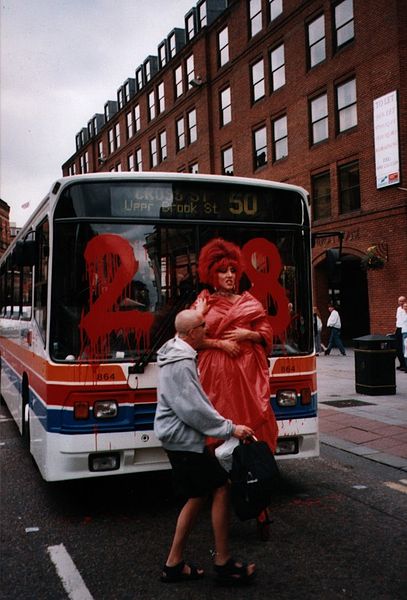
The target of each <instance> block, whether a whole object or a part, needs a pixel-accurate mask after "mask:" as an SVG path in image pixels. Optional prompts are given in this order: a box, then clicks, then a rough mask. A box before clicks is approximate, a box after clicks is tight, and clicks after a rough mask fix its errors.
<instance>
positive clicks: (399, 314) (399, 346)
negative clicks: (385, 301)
mask: <svg viewBox="0 0 407 600" xmlns="http://www.w3.org/2000/svg"><path fill="white" fill-rule="evenodd" d="M405 301H406V297H405V296H400V297H399V299H398V301H397V303H398V306H397V310H396V331H395V335H396V354H397V358H398V360H399V366H398V367H397V369H398V370H400V371H403V370H404V368H405V367H404V353H403V336H402V332H401V326H402V321H403V320H404V310H403V304H404V303H405Z"/></svg>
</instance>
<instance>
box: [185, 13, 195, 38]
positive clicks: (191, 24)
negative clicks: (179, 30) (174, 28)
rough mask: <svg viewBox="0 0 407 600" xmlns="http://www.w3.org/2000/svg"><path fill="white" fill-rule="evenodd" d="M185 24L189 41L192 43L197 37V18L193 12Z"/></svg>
mask: <svg viewBox="0 0 407 600" xmlns="http://www.w3.org/2000/svg"><path fill="white" fill-rule="evenodd" d="M185 24H186V33H187V40H188V41H190V40H192V38H193V37H194V35H195V16H194V13H193V12H192V13H191V14H190V15H188V16H187V18H186V22H185Z"/></svg>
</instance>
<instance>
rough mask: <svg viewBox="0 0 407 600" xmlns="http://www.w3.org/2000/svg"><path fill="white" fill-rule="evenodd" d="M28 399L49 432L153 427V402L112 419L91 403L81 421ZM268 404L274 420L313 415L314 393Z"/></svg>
mask: <svg viewBox="0 0 407 600" xmlns="http://www.w3.org/2000/svg"><path fill="white" fill-rule="evenodd" d="M2 368H3V369H4V370H5V372H6V373H7V376H8V378H9V380H10V381H11V383H12V385H13V386H14V387H15V388H16V389H17V391H18V392H19V393H21V377H19V375H18V374H17V373H16V371H14V369H13V368H12V367H10V365H8V364H7V363H6V362H5V361H4V360H3V365H2ZM29 403H30V407H31V409H32V411H33V412H34V414H35V415H36V417H37V418H38V420H39V422H40V423H41V425H42V427H43V428H44V429H45V430H46V431H49V432H51V433H63V434H68V435H75V434H85V433H96V432H97V433H114V432H124V431H152V430H153V428H154V416H155V410H156V405H155V404H148V403H146V404H135V405H120V407H119V414H118V416H117V417H114V418H113V419H96V418H95V417H94V416H93V411H92V407H90V410H89V418H88V419H86V420H83V421H81V420H78V419H75V418H74V414H73V409H72V408H71V407H70V408H61V407H48V408H47V407H46V406H45V404H44V403H43V402H42V401H41V400H40V398H39V397H38V396H37V394H35V392H34V391H33V390H32V389H31V388H30V390H29ZM271 405H272V408H273V411H274V414H275V416H276V419H277V421H283V420H285V419H304V418H312V417H316V416H317V393H316V392H315V393H314V394H312V395H311V403H310V404H308V405H302V404H301V403H300V396H298V398H297V405H296V406H290V407H287V408H284V407H281V406H278V405H277V402H276V398H275V396H272V397H271Z"/></svg>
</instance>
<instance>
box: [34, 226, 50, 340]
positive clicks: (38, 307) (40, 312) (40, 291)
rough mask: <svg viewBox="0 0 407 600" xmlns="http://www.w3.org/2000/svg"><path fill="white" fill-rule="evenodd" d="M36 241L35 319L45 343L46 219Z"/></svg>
mask: <svg viewBox="0 0 407 600" xmlns="http://www.w3.org/2000/svg"><path fill="white" fill-rule="evenodd" d="M35 239H36V240H37V244H38V246H37V258H36V261H35V284H34V317H35V320H36V321H37V323H38V327H39V330H40V332H41V335H42V338H43V340H44V342H45V340H46V334H47V289H48V255H49V224H48V219H45V220H44V221H43V222H42V223H40V225H38V227H37V230H36V234H35Z"/></svg>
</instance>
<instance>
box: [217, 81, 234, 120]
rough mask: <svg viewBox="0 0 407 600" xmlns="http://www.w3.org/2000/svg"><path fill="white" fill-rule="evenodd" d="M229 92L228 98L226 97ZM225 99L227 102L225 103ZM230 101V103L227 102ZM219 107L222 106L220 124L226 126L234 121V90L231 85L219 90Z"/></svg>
mask: <svg viewBox="0 0 407 600" xmlns="http://www.w3.org/2000/svg"><path fill="white" fill-rule="evenodd" d="M225 94H228V96H229V97H228V98H227V97H226V98H225ZM224 100H225V103H224ZM226 102H228V104H226ZM219 108H220V126H221V127H225V125H227V124H228V123H230V122H231V121H232V91H231V88H230V86H228V87H225V88H223V89H222V90H221V91H220V92H219Z"/></svg>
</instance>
